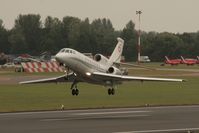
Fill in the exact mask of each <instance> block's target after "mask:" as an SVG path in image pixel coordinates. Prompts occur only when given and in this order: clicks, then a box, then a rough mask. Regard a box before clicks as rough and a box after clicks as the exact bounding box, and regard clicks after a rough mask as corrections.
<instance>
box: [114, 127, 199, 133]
mask: <svg viewBox="0 0 199 133" xmlns="http://www.w3.org/2000/svg"><path fill="white" fill-rule="evenodd" d="M196 130H199V127H198V128H182V129H162V130H143V131H124V132H113V133H159V132H180V131H196Z"/></svg>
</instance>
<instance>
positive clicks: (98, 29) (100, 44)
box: [91, 18, 116, 55]
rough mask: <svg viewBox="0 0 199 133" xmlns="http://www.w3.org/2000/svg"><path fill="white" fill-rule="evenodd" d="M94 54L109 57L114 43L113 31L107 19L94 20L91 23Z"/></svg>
mask: <svg viewBox="0 0 199 133" xmlns="http://www.w3.org/2000/svg"><path fill="white" fill-rule="evenodd" d="M91 39H92V44H93V45H94V47H95V49H94V51H93V52H94V53H102V54H106V55H110V54H111V52H112V50H113V47H114V46H115V43H116V36H115V30H114V28H113V26H112V23H111V21H110V20H109V19H105V18H104V19H96V20H94V21H93V22H92V23H91Z"/></svg>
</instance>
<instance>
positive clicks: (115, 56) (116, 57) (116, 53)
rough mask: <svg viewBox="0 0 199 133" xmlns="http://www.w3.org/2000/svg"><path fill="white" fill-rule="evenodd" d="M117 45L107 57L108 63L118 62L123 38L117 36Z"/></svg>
mask: <svg viewBox="0 0 199 133" xmlns="http://www.w3.org/2000/svg"><path fill="white" fill-rule="evenodd" d="M117 41H118V43H117V45H116V47H115V49H114V51H113V53H112V54H111V56H110V58H109V64H110V65H112V64H113V63H120V61H121V57H122V51H123V46H124V40H123V39H121V38H119V37H118V38H117Z"/></svg>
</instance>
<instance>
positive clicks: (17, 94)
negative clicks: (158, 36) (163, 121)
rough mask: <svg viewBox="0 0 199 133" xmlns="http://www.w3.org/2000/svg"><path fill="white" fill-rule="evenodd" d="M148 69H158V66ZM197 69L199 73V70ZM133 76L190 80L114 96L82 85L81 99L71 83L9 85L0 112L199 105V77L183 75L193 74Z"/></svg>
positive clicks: (138, 86) (133, 87) (137, 86)
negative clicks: (61, 108) (62, 106)
mask: <svg viewBox="0 0 199 133" xmlns="http://www.w3.org/2000/svg"><path fill="white" fill-rule="evenodd" d="M147 65H149V66H152V67H156V66H157V63H150V64H147ZM193 67H195V69H196V66H193ZM189 68H190V67H189ZM190 69H192V68H190ZM129 73H130V75H136V76H152V77H170V78H182V79H187V80H188V82H184V83H171V82H170V83H168V82H165V83H163V82H162V83H160V82H144V83H141V82H137V81H135V82H126V83H124V84H122V85H119V86H118V89H116V94H115V95H114V96H109V95H108V94H107V88H105V87H103V86H98V85H91V84H87V83H79V84H78V88H79V90H80V95H79V96H72V95H71V90H70V85H71V83H64V84H34V85H14V84H10V85H8V84H5V85H0V112H12V111H33V110H34V111H35V110H56V109H60V107H61V105H62V104H63V105H65V108H66V109H79V108H109V107H135V106H145V105H146V104H149V105H151V106H159V105H192V104H199V82H198V81H199V76H197V75H195V76H187V75H186V76H185V77H183V75H181V74H191V72H181V71H169V70H168V71H157V70H155V71H154V70H143V69H131V70H129ZM192 73H193V72H192ZM62 74H63V73H14V72H12V71H3V72H2V71H1V73H0V76H1V77H4V76H8V77H9V78H17V77H18V76H32V75H33V76H41V77H42V76H52V77H53V76H57V75H62ZM194 74H197V73H194Z"/></svg>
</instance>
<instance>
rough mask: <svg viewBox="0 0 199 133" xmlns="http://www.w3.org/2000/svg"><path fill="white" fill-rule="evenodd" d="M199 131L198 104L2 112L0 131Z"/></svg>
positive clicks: (76, 132)
mask: <svg viewBox="0 0 199 133" xmlns="http://www.w3.org/2000/svg"><path fill="white" fill-rule="evenodd" d="M196 130H197V131H199V106H168V107H143V108H117V109H90V110H67V111H44V112H21V113H1V114H0V132H1V133H149V132H150V133H155V132H180V133H182V132H185V131H186V132H187V131H196Z"/></svg>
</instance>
